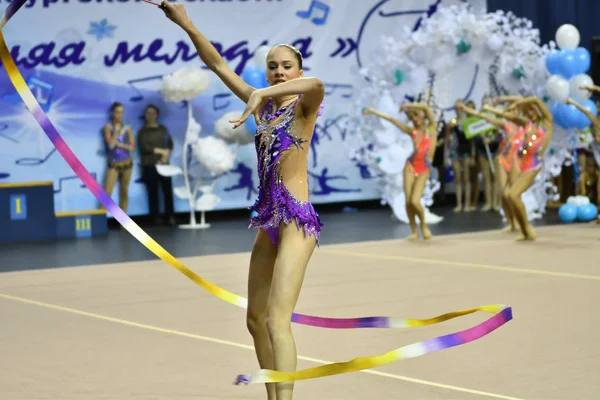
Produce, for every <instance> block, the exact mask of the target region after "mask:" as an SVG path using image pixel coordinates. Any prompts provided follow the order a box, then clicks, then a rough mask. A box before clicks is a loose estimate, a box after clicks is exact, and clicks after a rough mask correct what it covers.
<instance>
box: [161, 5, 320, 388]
mask: <svg viewBox="0 0 600 400" xmlns="http://www.w3.org/2000/svg"><path fill="white" fill-rule="evenodd" d="M160 7H161V9H162V10H163V11H164V12H165V14H166V16H167V17H168V18H169V19H170V20H172V21H173V22H175V23H176V24H177V25H179V26H180V27H181V28H182V29H183V30H184V31H185V32H186V33H187V34H188V35H189V37H190V39H191V40H192V42H193V43H194V46H195V47H196V50H197V52H198V55H199V56H200V58H201V59H202V61H203V62H204V64H206V66H207V67H208V68H210V70H211V71H213V72H214V73H215V74H216V75H217V76H218V77H219V78H220V79H221V81H223V83H224V84H225V85H227V87H228V88H229V89H230V90H231V91H232V92H233V93H234V94H235V95H236V96H237V97H238V98H239V99H240V100H242V101H243V102H244V103H246V109H245V110H244V112H243V113H242V115H241V116H240V117H239V118H238V119H236V120H232V121H230V122H231V123H232V124H233V128H237V127H239V126H241V125H242V124H243V123H244V122H245V121H246V120H247V119H248V118H249V117H250V118H252V117H253V118H255V119H256V122H257V125H258V129H257V132H256V138H255V143H256V151H257V156H258V174H259V177H260V190H259V195H258V199H257V201H256V203H255V204H254V206H253V207H252V209H253V210H254V211H256V213H257V216H256V217H254V218H252V220H251V223H250V226H251V227H254V228H255V229H256V230H257V234H256V239H255V241H254V246H253V248H252V255H251V256H250V269H249V274H248V311H247V315H246V323H247V326H248V330H249V331H250V334H251V335H252V338H253V339H254V348H255V350H256V356H257V358H258V363H259V365H260V367H261V368H265V369H272V370H277V371H282V372H293V371H295V370H296V363H297V355H296V345H295V341H294V336H293V334H292V329H291V319H292V313H293V311H294V308H295V306H296V302H297V301H298V297H299V295H300V289H301V287H302V283H303V281H304V274H305V271H306V267H307V265H308V262H309V260H310V257H311V256H312V253H313V251H314V249H315V248H316V247H317V245H318V243H319V235H320V231H321V222H320V221H319V216H318V215H317V213H316V212H315V210H314V209H313V207H312V205H311V204H310V203H309V200H308V171H307V161H308V152H309V150H310V142H311V139H312V136H313V133H314V129H315V124H316V119H317V116H318V115H319V114H320V110H321V103H322V101H323V97H324V95H325V90H324V85H323V82H321V81H320V80H319V79H317V78H305V77H304V72H303V70H302V54H301V53H300V52H299V51H298V50H297V49H296V48H295V47H293V46H290V45H277V46H274V47H273V48H272V49H271V50H270V52H269V54H268V56H267V60H266V61H267V74H266V75H267V81H268V82H269V87H267V88H264V89H256V88H253V87H251V86H249V85H248V84H246V83H245V82H244V81H243V80H242V79H241V78H240V77H239V76H238V75H237V74H236V73H235V72H234V71H232V70H231V68H230V67H229V66H228V65H227V63H226V62H225V61H224V60H223V58H222V57H221V55H220V54H219V52H218V51H217V50H216V49H215V47H214V46H213V45H212V44H211V42H210V41H209V40H208V39H207V38H206V37H204V35H202V33H200V32H199V31H198V29H197V28H196V27H195V26H194V24H193V23H192V22H191V21H190V19H189V18H188V16H187V14H186V12H185V7H184V6H183V5H182V4H171V3H169V2H167V1H163V2H162V3H161V6H160ZM266 386H267V396H268V399H269V400H291V399H292V394H293V389H294V383H293V382H282V383H276V384H267V385H266Z"/></svg>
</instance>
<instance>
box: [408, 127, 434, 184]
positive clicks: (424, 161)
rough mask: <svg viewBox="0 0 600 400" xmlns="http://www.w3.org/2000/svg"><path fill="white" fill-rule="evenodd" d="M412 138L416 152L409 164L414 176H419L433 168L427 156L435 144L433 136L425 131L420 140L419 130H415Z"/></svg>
mask: <svg viewBox="0 0 600 400" xmlns="http://www.w3.org/2000/svg"><path fill="white" fill-rule="evenodd" d="M411 136H412V138H413V142H414V144H415V150H414V152H413V154H412V155H411V156H410V158H409V159H408V160H407V162H408V163H409V164H410V165H411V167H412V173H413V175H415V176H418V175H421V174H423V173H425V172H427V171H429V169H430V168H431V162H430V161H429V159H428V158H427V156H428V155H429V150H430V148H431V143H432V142H433V136H432V135H430V134H429V133H427V131H425V132H423V134H422V135H421V137H420V138H419V131H417V130H414V131H413V133H412V135H411Z"/></svg>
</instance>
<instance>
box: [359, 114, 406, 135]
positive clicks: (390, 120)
mask: <svg viewBox="0 0 600 400" xmlns="http://www.w3.org/2000/svg"><path fill="white" fill-rule="evenodd" d="M363 114H365V115H370V114H373V115H376V116H378V117H379V118H382V119H385V120H386V121H389V122H391V123H392V124H394V125H396V126H397V127H398V128H400V130H401V131H402V132H404V133H407V134H409V135H410V134H411V133H412V129H411V128H410V126H408V125H406V124H405V123H402V122H401V121H398V120H397V119H395V118H392V117H390V116H389V115H387V114H384V113H382V112H380V111H377V110H375V109H374V108H365V109H364V110H363Z"/></svg>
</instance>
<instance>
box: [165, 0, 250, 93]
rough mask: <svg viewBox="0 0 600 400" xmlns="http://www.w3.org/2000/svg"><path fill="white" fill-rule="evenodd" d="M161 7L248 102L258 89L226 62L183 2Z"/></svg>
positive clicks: (213, 68) (201, 55)
mask: <svg viewBox="0 0 600 400" xmlns="http://www.w3.org/2000/svg"><path fill="white" fill-rule="evenodd" d="M160 8H161V9H162V10H163V11H164V13H165V15H166V16H167V18H169V19H170V20H171V21H173V22H174V23H175V24H177V25H179V26H180V27H181V28H182V29H183V30H184V31H185V32H186V33H187V34H188V35H189V37H190V39H191V40H192V43H194V46H195V47H196V51H197V52H198V55H199V56H200V59H202V61H203V62H204V64H206V66H207V67H208V68H209V69H210V70H211V71H212V72H214V73H215V74H216V75H217V76H218V77H219V78H220V79H221V81H223V83H224V84H225V85H226V86H227V87H228V88H229V89H230V90H231V91H232V92H233V93H234V94H235V95H236V96H237V97H238V98H239V99H240V100H242V101H243V102H244V103H247V102H248V99H249V98H250V95H251V94H252V92H254V91H255V90H256V88H253V87H252V86H250V85H248V84H247V83H246V82H244V80H243V79H242V78H240V77H239V76H238V75H237V74H236V73H235V72H234V71H233V70H232V69H231V68H229V65H227V63H226V62H225V60H224V59H223V57H221V55H220V54H219V52H218V51H217V49H216V48H215V46H213V44H212V43H211V42H210V41H209V40H208V39H207V38H206V37H205V36H204V35H203V34H202V33H200V31H199V30H198V29H197V28H196V27H195V26H194V24H193V22H192V21H191V20H190V19H189V17H188V16H187V13H186V12H185V7H184V6H183V4H171V3H169V2H168V1H164V0H163V2H162V3H161V5H160Z"/></svg>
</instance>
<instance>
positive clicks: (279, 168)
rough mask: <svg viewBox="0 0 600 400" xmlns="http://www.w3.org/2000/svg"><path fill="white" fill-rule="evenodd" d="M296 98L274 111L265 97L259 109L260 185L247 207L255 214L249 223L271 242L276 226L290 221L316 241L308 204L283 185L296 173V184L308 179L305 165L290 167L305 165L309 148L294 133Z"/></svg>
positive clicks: (315, 221) (318, 229) (312, 211)
mask: <svg viewBox="0 0 600 400" xmlns="http://www.w3.org/2000/svg"><path fill="white" fill-rule="evenodd" d="M299 100H300V96H299V97H298V98H297V99H296V100H294V101H293V102H292V103H291V104H289V105H288V106H283V107H282V108H280V109H279V110H277V111H276V112H274V113H273V112H272V109H273V102H272V101H271V100H269V101H268V102H267V104H266V105H265V107H264V109H263V110H262V112H261V113H260V122H259V124H258V129H257V131H256V137H255V145H256V153H257V156H258V160H259V162H258V177H259V179H260V187H259V193H258V199H257V200H256V203H255V204H254V206H253V207H251V210H253V211H255V212H256V213H257V215H256V216H255V217H253V218H252V220H251V222H250V226H251V227H253V228H256V229H264V230H265V231H266V232H267V235H269V238H270V239H271V241H272V242H273V244H274V245H275V246H277V244H278V242H279V226H280V225H281V223H282V222H283V223H285V224H286V225H287V224H289V223H290V222H294V223H295V224H296V225H297V226H298V228H301V229H303V230H304V233H305V235H312V236H314V237H315V239H316V241H317V244H318V242H319V235H320V232H321V226H322V224H321V220H320V219H319V215H318V214H317V212H316V211H315V209H314V208H313V206H312V204H310V202H308V201H307V200H300V199H298V198H297V197H296V196H294V195H293V194H292V193H290V191H289V189H288V188H287V187H286V177H288V176H289V177H291V178H292V179H294V177H296V178H297V180H298V183H299V184H300V185H299V186H303V185H302V182H307V179H308V176H307V172H306V168H304V169H303V171H292V170H293V169H298V167H301V166H302V165H306V158H307V153H308V149H309V148H310V144H309V143H308V142H307V140H306V139H303V138H302V137H301V136H298V133H297V132H296V131H295V127H294V117H295V112H296V105H297V104H298V101H299ZM319 115H320V113H319ZM299 174H301V175H299ZM302 189H303V188H302Z"/></svg>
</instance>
